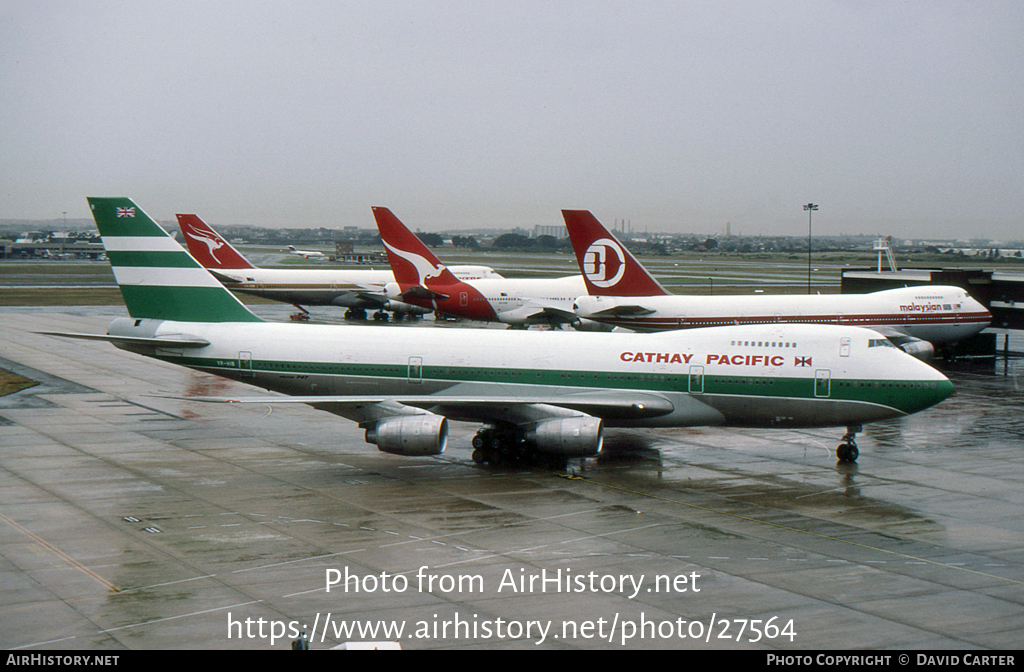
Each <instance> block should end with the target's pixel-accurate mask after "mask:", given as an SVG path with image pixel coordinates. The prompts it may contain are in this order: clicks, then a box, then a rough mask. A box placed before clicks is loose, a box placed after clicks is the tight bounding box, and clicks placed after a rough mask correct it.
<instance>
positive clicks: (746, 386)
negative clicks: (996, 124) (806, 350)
mask: <svg viewBox="0 0 1024 672" xmlns="http://www.w3.org/2000/svg"><path fill="white" fill-rule="evenodd" d="M165 359H167V361H171V362H174V363H175V364H179V365H182V366H191V367H196V368H203V369H219V370H221V371H225V372H227V371H236V370H238V368H239V366H238V360H236V359H212V358H205V357H173V358H165ZM251 365H252V372H253V373H254V374H259V373H286V374H301V375H341V376H363V377H374V378H391V379H395V378H399V379H404V378H406V377H408V373H409V368H408V365H405V364H372V363H365V364H339V363H335V362H293V361H276V360H252V361H251ZM245 371H246V373H247V374H248V372H249V369H248V368H246V369H245ZM422 373H423V380H424V381H452V382H485V383H513V384H521V385H543V386H551V385H559V386H566V387H569V386H571V387H586V388H592V389H595V390H603V389H615V390H623V389H626V390H630V389H631V390H636V391H637V392H683V393H685V392H688V387H689V378H690V377H689V376H688V375H687V374H643V375H641V374H624V373H605V372H594V371H565V370H561V371H558V370H549V369H508V368H506V369H498V368H493V367H488V368H481V367H448V366H444V367H435V366H424V367H422ZM932 384H933V383H920V382H918V381H909V380H906V381H889V380H886V381H876V380H845V379H832V388H831V390H830V392H831V394H830V395H829V396H828V397H821V398H823V399H831V400H833V401H856V402H863V403H869V404H876V405H879V406H887V407H890V408H895V409H897V410H900V411H902V412H904V413H911V412H915V411H917V410H920V409H921V408H922V405H924V406H929V405H933V404H936V403H938V402H939V401H941V400H943V399H945V398H946V397H947V396H948V394H947V390H948V388H949V386H950V385H951V384H950V383H948V382H939V383H934V385H935V386H934V387H932V386H931V385H932ZM919 386H920V387H919ZM814 390H815V381H814V378H810V377H808V378H767V377H761V378H757V377H752V376H705V377H704V391H703V394H707V395H715V394H718V395H723V394H724V395H734V396H758V397H785V398H790V399H793V398H795V399H814V398H816V397H815V394H814Z"/></svg>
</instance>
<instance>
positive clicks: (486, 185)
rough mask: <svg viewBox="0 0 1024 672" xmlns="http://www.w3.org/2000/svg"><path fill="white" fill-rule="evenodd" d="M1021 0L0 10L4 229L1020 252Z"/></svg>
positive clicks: (6, 4) (111, 5)
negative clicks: (620, 236)
mask: <svg viewBox="0 0 1024 672" xmlns="http://www.w3.org/2000/svg"><path fill="white" fill-rule="evenodd" d="M1022 36H1024V3H1022V2H1020V1H1019V0H1007V1H1005V2H997V1H985V0H981V1H971V2H940V1H932V0H929V1H927V2H869V1H862V0H856V1H850V2H835V1H834V2H826V1H820V0H816V1H808V2H789V1H784V0H783V1H773V2H751V1H747V2H739V1H737V2H729V1H715V2H710V1H709V2H684V1H681V0H674V1H666V2H654V1H652V2H643V1H635V0H634V1H630V2H596V1H593V0H586V1H581V2H568V1H561V2H560V1H557V0H553V1H547V2H530V1H524V0H516V1H514V2H498V1H495V0H486V1H480V0H478V1H474V2H430V1H427V0H414V1H409V2H387V1H372V2H371V1H366V2H338V1H331V2H297V1H294V0H293V1H291V2H254V1H252V0H246V1H244V2H226V1H222V0H217V1H216V2H143V1H138V0H132V1H130V2H106V1H97V0H89V1H73V0H59V1H49V0H32V1H31V2H12V1H10V0H0V217H2V218H39V219H49V218H54V219H55V218H59V217H60V216H61V212H62V211H65V210H66V211H67V212H68V217H69V218H71V217H88V209H87V206H86V202H85V198H86V196H120V195H126V196H131V197H132V198H134V199H135V200H136V202H137V203H138V204H139V205H140V206H141V207H142V208H143V209H145V210H146V211H147V212H149V214H151V215H152V216H154V217H157V218H160V219H168V218H172V217H173V215H174V213H175V212H196V213H198V214H199V215H200V216H202V217H203V218H205V219H206V220H207V221H209V222H211V223H213V224H215V225H216V224H254V225H261V226H290V225H302V226H344V225H349V226H361V227H372V226H373V217H372V215H371V212H370V207H371V206H373V205H385V206H388V207H390V208H391V209H392V210H394V212H395V214H397V215H398V216H399V217H400V218H401V219H402V220H403V221H405V222H406V223H407V224H409V225H410V226H413V227H414V228H416V227H418V228H421V229H423V230H439V229H443V228H466V227H479V226H489V225H495V226H497V225H502V226H507V225H513V226H524V227H532V226H533V225H535V224H547V225H550V224H559V223H561V215H560V214H559V210H560V209H561V208H588V209H590V210H592V211H593V212H594V213H595V214H596V215H597V217H598V218H599V219H601V220H603V221H604V222H606V223H608V224H611V223H612V221H613V220H614V219H616V218H628V219H630V221H631V223H632V225H633V228H634V229H635V230H640V231H642V230H644V229H650V230H652V231H653V230H663V231H677V232H679V231H693V232H708V233H713V232H717V231H721V230H724V227H725V222H726V221H730V222H732V229H733V232H734V233H736V232H737V231H738V232H740V233H745V234H747V233H749V234H786V235H801V233H803V234H806V230H807V216H806V213H805V212H804V211H803V208H802V206H803V204H804V203H807V202H808V201H814V202H815V203H818V204H819V205H820V210H819V211H818V212H817V213H815V216H814V230H815V233H816V234H818V233H820V234H822V235H826V234H838V233H892V234H894V235H897V236H934V237H950V236H957V235H961V236H967V235H972V236H974V235H976V236H984V237H993V238H1016V239H1020V238H1024V227H1022V226H1021V222H1022V221H1024V37H1022Z"/></svg>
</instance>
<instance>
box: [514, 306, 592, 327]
mask: <svg viewBox="0 0 1024 672" xmlns="http://www.w3.org/2000/svg"><path fill="white" fill-rule="evenodd" d="M498 317H499V319H500V320H501V321H502V322H506V323H509V324H571V323H572V322H576V321H577V320H579V319H580V318H579V315H577V314H576V313H575V312H573V311H571V310H566V309H565V308H562V307H560V306H556V305H554V304H547V303H540V302H537V301H531V302H530V303H528V304H526V305H525V306H521V307H519V308H516V309H515V310H510V311H507V312H503V313H499V314H498Z"/></svg>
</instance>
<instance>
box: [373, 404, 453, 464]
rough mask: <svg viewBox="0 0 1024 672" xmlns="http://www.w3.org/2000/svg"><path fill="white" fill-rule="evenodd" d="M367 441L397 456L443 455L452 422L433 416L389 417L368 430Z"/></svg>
mask: <svg viewBox="0 0 1024 672" xmlns="http://www.w3.org/2000/svg"><path fill="white" fill-rule="evenodd" d="M366 442H367V443H374V444H377V448H379V449H380V450H382V451H384V452H385V453H392V454H394V455H405V456H407V457H422V456H425V455H440V454H441V453H443V452H444V449H445V446H446V445H447V444H448V419H447V418H445V417H444V416H443V415H435V414H433V413H427V414H422V415H399V416H395V417H391V418H385V419H383V420H380V421H378V422H377V424H376V425H374V426H373V427H371V428H369V429H367V430H366Z"/></svg>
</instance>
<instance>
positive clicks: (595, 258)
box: [583, 238, 626, 288]
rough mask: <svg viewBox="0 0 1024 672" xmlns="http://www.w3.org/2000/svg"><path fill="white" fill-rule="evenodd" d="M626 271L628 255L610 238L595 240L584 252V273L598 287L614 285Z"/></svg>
mask: <svg viewBox="0 0 1024 672" xmlns="http://www.w3.org/2000/svg"><path fill="white" fill-rule="evenodd" d="M625 273H626V255H625V253H624V252H623V251H622V246H620V245H619V244H618V243H617V242H615V241H614V240H611V239H610V238H601V239H600V240H595V241H594V242H592V243H591V244H590V247H588V248H587V251H586V252H584V253H583V275H585V276H586V278H587V280H589V281H590V282H592V283H593V284H594V285H596V286H597V287H602V288H605V287H614V286H615V285H617V284H618V282H619V280H622V276H623V275H625Z"/></svg>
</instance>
